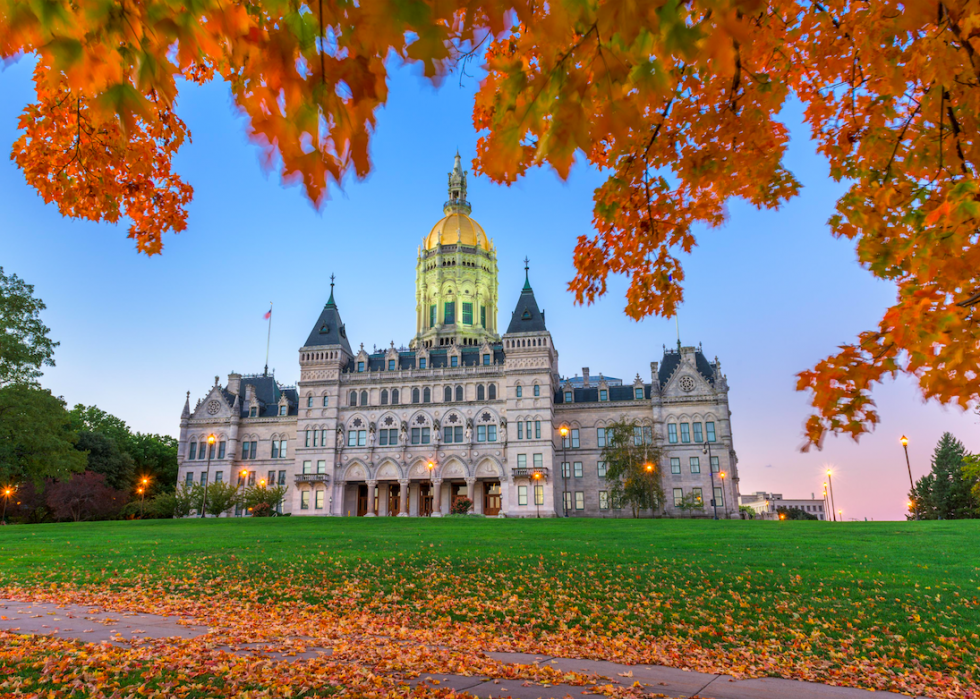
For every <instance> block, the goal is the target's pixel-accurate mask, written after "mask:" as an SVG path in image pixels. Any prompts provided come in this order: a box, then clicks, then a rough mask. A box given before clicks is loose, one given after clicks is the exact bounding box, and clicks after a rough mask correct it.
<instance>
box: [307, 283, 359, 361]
mask: <svg viewBox="0 0 980 699" xmlns="http://www.w3.org/2000/svg"><path fill="white" fill-rule="evenodd" d="M332 279H333V278H332V277H331V282H330V299H329V300H328V301H327V305H326V306H324V307H323V310H322V311H320V317H319V318H317V320H316V325H314V326H313V330H311V331H310V336H309V337H308V338H307V339H306V344H305V345H303V346H304V347H329V346H331V345H340V346H341V347H342V348H343V349H344V350H345V351H346V352H347V354H354V353H353V352H351V349H350V342H348V341H347V329H346V328H345V327H344V323H343V321H342V320H341V319H340V311H339V310H337V303H336V302H335V301H334V300H333V281H332Z"/></svg>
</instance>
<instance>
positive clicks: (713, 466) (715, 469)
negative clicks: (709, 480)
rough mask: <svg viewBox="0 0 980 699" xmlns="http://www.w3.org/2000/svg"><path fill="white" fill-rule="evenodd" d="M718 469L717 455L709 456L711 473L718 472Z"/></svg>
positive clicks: (719, 468) (719, 467) (719, 466)
mask: <svg viewBox="0 0 980 699" xmlns="http://www.w3.org/2000/svg"><path fill="white" fill-rule="evenodd" d="M719 471H721V465H720V464H719V463H718V457H717V456H712V457H711V472H712V473H718V472H719Z"/></svg>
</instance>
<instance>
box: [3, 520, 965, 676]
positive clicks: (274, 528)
mask: <svg viewBox="0 0 980 699" xmlns="http://www.w3.org/2000/svg"><path fill="white" fill-rule="evenodd" d="M148 579H150V580H155V581H157V584H158V585H159V588H160V590H162V591H164V592H168V593H171V594H177V595H183V596H195V595H198V594H202V591H203V590H210V589H212V586H211V585H210V584H209V583H211V582H214V581H220V585H221V589H222V590H223V591H224V592H225V593H227V594H228V595H229V596H231V597H233V598H238V599H242V600H243V601H254V600H258V601H261V602H263V603H267V604H268V603H272V602H290V601H296V600H302V601H304V602H308V603H312V604H323V605H338V604H356V606H357V607H359V608H366V609H369V610H371V611H374V612H378V613H381V614H384V613H386V612H389V611H391V610H394V609H400V610H404V609H406V608H407V609H410V610H417V611H418V614H419V615H420V618H422V617H423V616H424V615H432V614H438V615H441V616H445V617H449V618H451V619H453V620H456V621H461V622H472V623H476V624H487V623H489V624H492V625H494V627H495V628H499V629H500V631H499V633H502V634H505V633H513V632H514V631H513V630H514V628H515V625H517V626H520V627H521V628H522V629H523V631H522V633H524V632H526V631H528V630H530V633H532V634H549V633H554V632H557V633H562V631H563V630H568V629H572V630H574V631H575V632H576V633H581V632H583V631H592V632H595V633H596V634H600V635H602V636H613V637H615V636H617V635H624V636H628V637H630V638H633V639H635V640H636V642H637V643H642V642H644V641H654V640H657V639H662V638H671V639H680V641H682V642H685V643H690V642H693V643H696V644H698V645H699V646H701V647H704V648H708V649H712V650H713V651H714V652H719V653H720V652H732V651H733V650H738V649H742V650H744V649H752V648H759V649H761V648H763V647H766V648H767V649H769V651H775V652H776V653H777V654H779V653H786V654H787V655H788V656H793V657H795V658H798V659H803V660H801V661H800V662H803V661H805V659H806V658H813V660H814V662H815V663H816V662H819V663H820V664H822V665H823V666H824V667H827V668H833V667H835V666H843V665H845V664H848V663H854V662H855V660H864V659H866V660H868V661H870V662H872V663H874V664H875V665H876V666H880V667H896V666H897V667H911V666H914V667H918V668H921V669H922V670H925V671H928V670H930V669H931V670H937V671H939V672H941V673H943V674H944V675H947V676H956V677H957V678H958V679H959V681H962V682H964V683H966V684H968V685H973V686H976V682H977V680H976V678H977V676H978V674H980V669H978V658H980V637H978V635H977V629H978V628H980V522H901V523H897V522H896V523H887V522H866V523H843V524H833V523H825V522H751V521H745V522H743V521H721V522H713V521H710V520H704V521H702V520H698V521H682V520H618V521H617V520H586V519H573V520H570V521H561V520H486V519H475V518H472V519H460V518H446V519H443V520H435V519H385V518H378V519H348V518H344V519H325V518H316V519H313V518H278V519H264V520H263V519H254V520H252V519H245V520H232V519H227V520H224V519H223V520H207V521H200V520H183V521H145V522H106V523H92V524H65V525H40V526H9V527H3V528H0V588H2V587H6V586H11V585H27V586H35V585H45V586H50V584H51V583H54V582H70V583H71V584H73V585H75V586H79V587H83V586H88V585H97V586H99V587H101V588H105V587H106V586H108V587H110V588H124V587H127V586H131V585H133V584H136V583H137V582H138V583H139V584H146V580H148ZM341 583H343V584H341ZM352 589H354V590H356V593H355V594H354V598H355V599H354V602H351V594H352V593H351V590H352Z"/></svg>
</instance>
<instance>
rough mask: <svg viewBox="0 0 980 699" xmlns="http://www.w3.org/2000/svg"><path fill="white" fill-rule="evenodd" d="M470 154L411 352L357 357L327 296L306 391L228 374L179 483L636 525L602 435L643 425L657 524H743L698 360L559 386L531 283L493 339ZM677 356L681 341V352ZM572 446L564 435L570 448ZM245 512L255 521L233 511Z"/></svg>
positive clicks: (188, 426)
mask: <svg viewBox="0 0 980 699" xmlns="http://www.w3.org/2000/svg"><path fill="white" fill-rule="evenodd" d="M471 210H472V209H471V206H470V204H469V202H468V201H467V200H466V172H465V171H463V170H462V167H461V165H460V157H459V155H458V154H457V155H456V161H455V164H454V167H453V171H452V172H451V173H450V174H449V200H448V201H447V202H446V203H445V205H444V207H443V214H444V216H443V218H442V219H440V220H439V221H438V222H437V223H436V224H435V226H433V228H432V230H431V231H430V232H429V234H428V235H427V236H426V237H425V239H424V243H423V245H422V246H421V247H420V248H419V254H418V263H417V265H416V274H417V281H416V299H417V306H416V325H417V333H416V335H415V337H414V339H412V341H411V342H410V343H409V346H408V348H407V349H405V348H401V349H396V348H395V347H394V345H393V344H392V346H391V347H389V348H388V349H387V350H384V351H380V352H374V353H370V354H369V353H368V352H366V351H365V350H364V345H363V344H361V345H360V350H359V351H356V352H355V351H354V350H353V349H352V348H351V342H350V339H349V338H348V337H347V331H346V329H345V326H344V322H343V320H342V319H341V314H340V307H339V305H338V304H337V302H336V300H335V299H334V292H333V283H331V286H330V298H329V299H328V301H327V303H326V305H325V306H324V307H323V310H322V311H321V313H320V316H319V317H318V318H317V319H316V322H315V323H314V324H313V327H312V329H311V330H310V334H309V337H307V338H306V340H305V342H303V345H302V347H300V348H299V352H298V355H299V356H298V358H299V369H300V380H299V383H298V384H297V386H295V387H287V386H282V385H280V384H279V383H278V382H277V381H276V380H275V377H274V376H270V375H267V374H262V375H256V376H243V375H241V374H236V373H232V374H229V375H228V382H227V384H226V385H224V386H222V385H220V383H219V381H218V380H217V379H216V381H215V385H214V386H213V387H212V388H211V389H210V390H209V391H208V392H207V395H206V396H205V397H204V398H202V399H201V400H199V401H198V402H197V405H196V407H195V408H194V409H193V410H192V409H191V405H190V393H188V399H187V402H186V403H185V405H184V410H183V412H182V413H181V416H180V446H179V451H178V460H179V463H180V471H179V476H178V477H179V479H180V482H182V483H206V482H207V479H208V477H209V476H208V466H207V461H208V459H207V456H208V454H207V452H208V449H207V439H208V436H209V435H212V434H213V435H214V436H215V443H214V446H213V447H212V448H211V449H212V450H211V459H210V478H211V479H212V480H213V481H224V482H229V481H230V480H231V479H238V478H240V476H239V474H240V472H242V471H246V472H247V474H248V475H247V476H246V478H247V482H248V483H249V484H261V483H263V482H265V483H275V484H279V485H287V486H288V490H287V493H286V499H285V501H284V503H283V504H282V511H283V512H287V513H291V514H293V515H311V516H327V515H330V516H335V517H346V516H366V517H372V516H402V517H404V516H408V517H417V516H432V517H438V516H441V515H446V514H449V512H450V507H451V504H452V502H453V501H454V500H455V499H456V498H457V497H460V496H464V495H465V496H468V497H469V498H470V499H471V500H472V501H473V503H474V506H473V511H475V512H476V513H477V514H483V515H486V516H500V517H537V516H541V517H546V516H547V517H554V516H562V515H564V514H565V513H566V512H567V514H568V515H569V516H571V517H629V516H632V511H631V510H630V509H629V508H628V507H625V508H621V507H619V506H618V503H616V502H614V501H613V499H612V498H611V497H610V489H609V487H608V485H607V483H606V480H605V464H604V463H603V461H602V449H603V447H604V446H605V439H606V435H605V426H606V425H609V424H610V423H613V422H617V421H620V420H622V419H624V418H625V419H627V420H630V421H633V422H634V424H635V428H634V435H635V436H634V439H635V443H636V444H637V445H638V446H642V445H655V446H657V447H659V448H660V450H661V452H662V462H661V464H660V468H661V473H662V477H663V487H664V492H665V494H666V502H665V504H664V508H663V510H662V511H658V512H652V511H646V512H645V513H643V516H664V515H666V516H680V515H681V513H682V511H681V510H680V509H678V508H677V505H679V504H681V503H682V502H683V500H682V498H684V497H685V496H688V498H689V499H690V498H691V496H692V495H693V496H694V497H700V498H702V502H703V503H704V504H705V507H704V512H703V513H701V512H698V513H697V514H698V515H700V516H712V515H713V511H714V510H715V508H717V513H718V516H719V517H731V516H736V515H737V512H738V469H737V458H736V456H735V449H734V446H733V443H732V431H731V421H730V419H729V416H730V412H729V407H728V382H727V380H726V378H725V375H724V374H722V372H721V364H720V362H719V361H718V360H717V358H716V359H715V361H714V362H711V361H708V359H707V358H706V357H705V356H704V354H702V352H701V351H700V349H699V348H695V347H681V346H678V348H677V349H676V350H666V351H665V352H664V354H663V357H662V358H661V359H660V361H659V362H651V363H650V372H649V376H648V377H647V378H646V379H645V380H644V379H643V378H641V377H640V375H639V374H637V375H636V378H635V379H634V380H633V381H632V382H631V383H624V382H623V381H622V380H620V379H613V378H611V377H603V376H602V375H599V376H598V377H595V376H590V373H589V370H588V369H583V370H582V376H581V377H579V376H576V377H575V378H573V379H568V378H562V377H561V374H560V373H559V371H558V350H557V348H556V345H555V342H554V339H553V338H552V335H551V333H550V332H549V331H548V328H547V324H546V322H545V314H544V312H543V311H542V310H540V308H539V306H538V302H537V299H536V298H535V294H534V291H533V289H532V287H531V284H530V281H529V280H528V279H527V278H526V279H525V283H524V288H523V289H522V291H521V295H520V298H519V299H518V301H517V306H516V308H514V310H513V312H512V314H511V315H510V317H509V318H507V319H506V326H505V329H504V332H503V334H501V333H500V330H499V328H498V325H497V310H498V309H497V301H498V292H497V251H496V248H495V247H494V245H493V243H492V241H490V239H489V238H488V237H487V234H486V233H485V232H484V230H483V228H482V227H481V226H480V224H479V223H477V222H476V221H475V220H474V219H473V218H471V217H470V213H471ZM678 344H679V343H678ZM562 432H567V436H566V437H565V438H564V439H563V438H562V436H561V433H562ZM236 514H241V513H240V512H239V513H236Z"/></svg>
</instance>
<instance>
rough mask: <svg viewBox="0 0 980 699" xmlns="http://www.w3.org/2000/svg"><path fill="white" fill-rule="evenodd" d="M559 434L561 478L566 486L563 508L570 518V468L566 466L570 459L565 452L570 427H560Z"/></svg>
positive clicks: (562, 500) (562, 502)
mask: <svg viewBox="0 0 980 699" xmlns="http://www.w3.org/2000/svg"><path fill="white" fill-rule="evenodd" d="M558 434H560V435H561V478H562V481H564V484H565V485H564V486H563V487H564V488H565V490H564V492H563V493H562V494H561V506H562V509H563V510H564V511H565V516H566V517H568V468H567V467H566V464H567V463H568V462H567V461H566V459H567V458H568V457H567V456H566V452H565V449H566V448H567V447H566V444H567V441H566V438H567V437H568V425H562V426H561V427H559V428H558Z"/></svg>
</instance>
